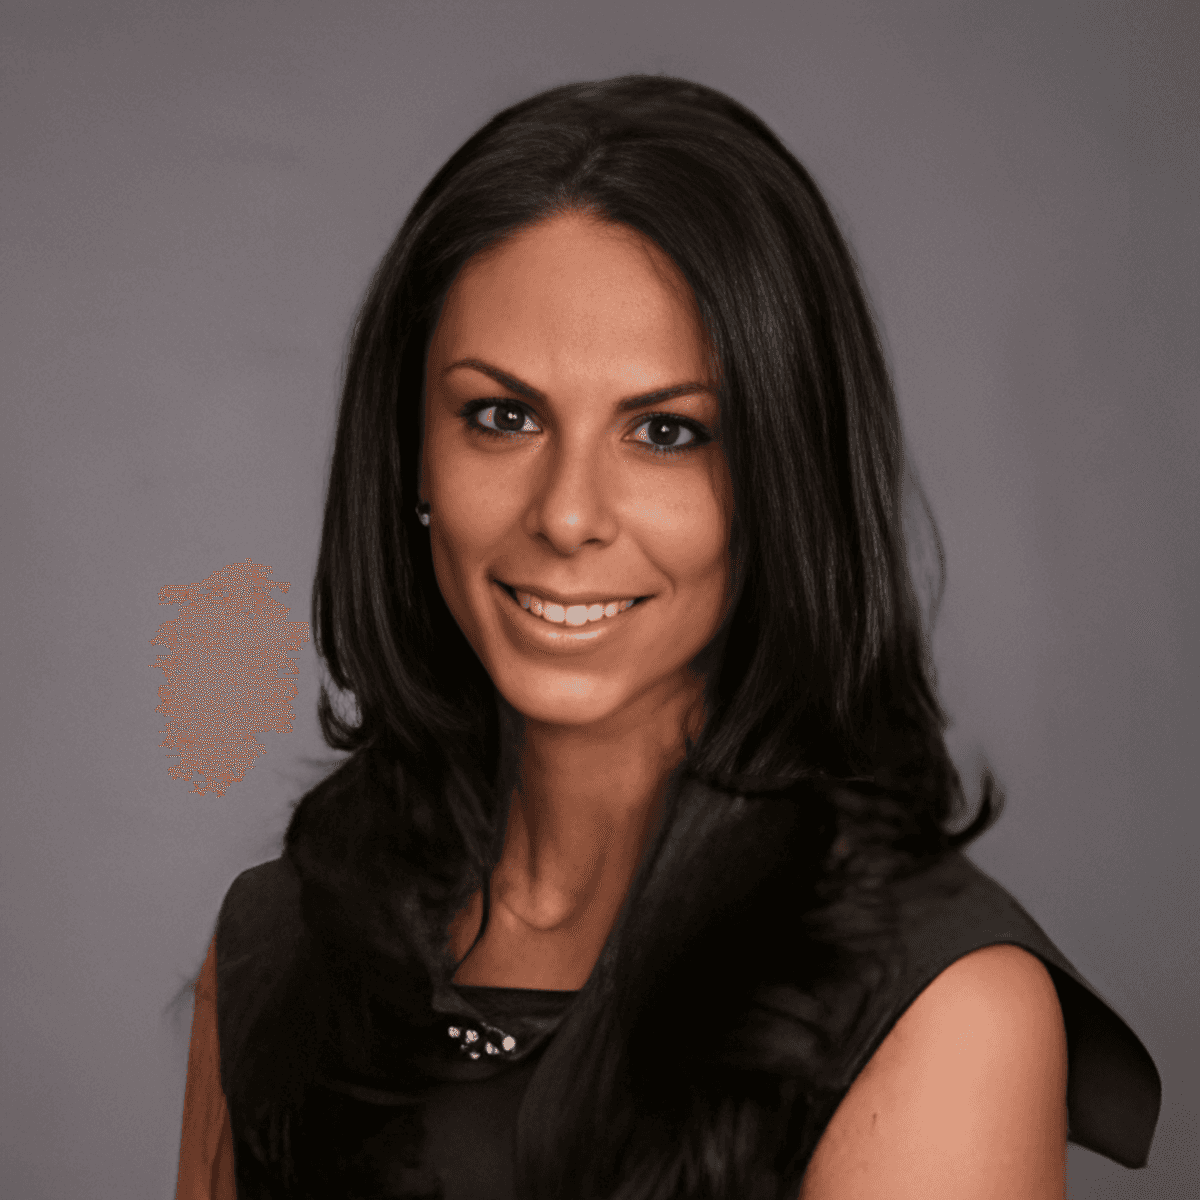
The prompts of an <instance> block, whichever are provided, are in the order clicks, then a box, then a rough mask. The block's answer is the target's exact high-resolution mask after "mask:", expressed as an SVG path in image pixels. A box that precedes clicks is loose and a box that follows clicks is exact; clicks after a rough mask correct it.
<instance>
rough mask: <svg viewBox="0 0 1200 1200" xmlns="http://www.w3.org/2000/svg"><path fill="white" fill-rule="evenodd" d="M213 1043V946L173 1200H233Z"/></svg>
mask: <svg viewBox="0 0 1200 1200" xmlns="http://www.w3.org/2000/svg"><path fill="white" fill-rule="evenodd" d="M220 1063H221V1060H220V1049H219V1045H218V1042H217V943H216V939H215V938H214V939H213V942H212V944H211V945H210V946H209V948H208V957H207V958H206V959H205V960H204V966H203V967H202V968H201V970H200V978H199V979H198V980H197V981H196V1007H195V1011H194V1014H193V1016H192V1040H191V1045H190V1046H189V1048H188V1072H187V1088H186V1090H185V1091H184V1094H183V1136H182V1138H181V1139H180V1143H179V1182H178V1184H177V1185H176V1188H175V1200H237V1186H236V1183H235V1180H234V1174H233V1134H232V1131H231V1129H230V1125H229V1109H228V1108H227V1107H226V1104H225V1095H224V1093H223V1092H222V1091H221V1066H220Z"/></svg>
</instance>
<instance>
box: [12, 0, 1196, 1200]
mask: <svg viewBox="0 0 1200 1200" xmlns="http://www.w3.org/2000/svg"><path fill="white" fill-rule="evenodd" d="M1135 7H1136V8H1137V9H1139V10H1149V12H1142V13H1141V14H1140V15H1138V16H1137V17H1136V18H1135V17H1134V15H1133V13H1134V9H1135ZM1197 11H1198V7H1197V6H1195V5H1184V4H1178V5H1174V4H1164V3H1157V4H1155V3H1151V4H1146V5H1137V6H1134V5H1132V4H1114V3H1102V2H1097V3H1073V4H1064V3H1057V2H1045V0H1027V2H1024V3H1019V4H1018V3H1012V2H1008V3H1004V4H999V5H996V4H991V3H983V2H980V3H970V4H960V3H949V2H945V3H902V4H896V3H885V2H883V0H880V2H878V3H871V4H864V3H845V2H838V3H822V4H800V3H786V4H785V3H780V4H766V3H761V2H750V3H747V2H746V0H741V3H739V4H737V5H734V4H732V3H729V4H718V3H714V2H712V0H707V2H705V3H683V2H682V0H677V2H671V3H652V2H649V0H636V2H633V3H629V2H625V0H622V2H621V3H613V2H612V0H604V2H600V0H594V2H593V3H592V4H590V5H587V6H578V5H574V4H567V3H561V2H560V3H549V2H547V3H529V2H521V0H509V2H507V3H500V2H496V0H493V2H490V3H486V2H483V0H471V2H466V3H463V2H458V3H440V4H437V3H427V2H426V3H411V4H410V3H392V4H386V3H360V2H354V3H345V2H343V3H337V4H332V3H331V4H327V5H316V4H297V3H289V4H286V5H270V4H253V5H250V4H236V5H234V4H229V5H225V4H213V3H208V4H204V3H200V4H190V5H165V4H163V5H149V4H146V5H138V4H133V3H125V2H114V0H110V2H109V3H102V4H88V5H79V6H76V7H74V8H68V7H62V6H59V5H56V4H53V3H47V2H45V0H38V2H37V3H30V4H21V3H15V2H12V0H6V2H5V3H3V5H2V7H0V15H2V17H3V26H4V28H3V38H2V39H0V41H2V42H3V43H4V51H3V54H4V61H3V65H2V75H3V104H2V108H0V112H2V116H0V120H2V122H3V131H4V135H5V136H4V147H3V156H2V162H3V183H4V198H3V204H2V206H0V221H2V222H3V230H4V248H3V280H4V304H5V309H4V318H3V322H2V332H0V337H2V338H3V351H4V353H3V399H4V416H5V435H4V438H3V454H4V462H3V478H4V487H5V491H6V493H7V501H8V502H7V504H6V516H7V519H6V520H5V522H4V529H5V534H6V537H5V541H6V545H7V549H6V553H5V556H4V561H5V567H6V569H5V571H4V586H5V595H6V605H5V614H6V619H5V622H4V628H5V638H4V646H5V664H6V665H5V680H6V684H7V686H6V687H5V700H6V706H7V707H6V716H5V720H4V722H3V729H4V735H5V739H6V742H7V745H6V751H5V753H4V755H3V763H4V771H5V789H4V793H3V796H4V802H3V829H2V834H3V837H2V846H3V895H2V897H0V901H2V908H0V911H2V912H3V932H4V941H3V951H2V952H3V964H4V969H3V972H2V975H3V978H2V983H0V988H2V996H3V1017H2V1026H0V1028H2V1029H3V1035H4V1037H3V1042H4V1044H3V1066H2V1070H0V1077H2V1080H3V1085H2V1095H3V1111H2V1113H0V1146H2V1151H0V1154H2V1162H0V1180H3V1183H2V1184H0V1190H2V1191H3V1192H4V1194H5V1195H6V1196H13V1197H19V1198H21V1200H33V1198H41V1197H45V1198H47V1200H65V1198H68V1197H81V1198H82V1197H87V1198H88V1200H102V1198H107V1197H112V1198H113V1200H135V1198H141V1197H147V1198H163V1197H167V1196H169V1195H171V1194H172V1189H173V1187H174V1180H175V1168H176V1156H177V1153H178V1143H179V1120H180V1112H181V1106H182V1097H183V1081H184V1070H185V1063H186V1052H187V1034H188V1024H189V1020H190V1009H189V1008H188V1006H187V1003H185V1004H184V1005H183V1006H180V1007H179V1008H177V1010H175V1012H174V1013H173V1014H172V1013H164V1006H166V1005H167V1003H168V1001H169V1000H170V998H171V996H172V995H173V994H174V993H175V992H176V990H177V989H178V988H179V987H180V985H181V984H182V983H183V982H184V981H185V980H186V979H187V978H188V976H190V975H191V974H193V973H194V972H195V970H196V969H197V968H198V966H199V962H200V960H201V958H202V956H203V953H204V949H205V946H206V943H207V940H208V938H209V936H210V933H211V927H212V922H213V920H214V918H215V915H216V911H217V907H218V904H219V902H220V900H221V897H222V895H223V894H224V891H225V889H226V887H227V886H228V884H229V883H230V881H231V880H232V879H233V877H234V875H235V874H236V873H237V872H238V871H240V870H241V869H242V868H244V867H247V866H250V865H251V864H253V863H256V862H259V861H261V860H263V859H265V858H268V857H272V856H273V855H274V854H275V853H276V852H277V846H278V838H279V835H280V833H281V831H282V828H283V824H284V822H285V820H286V817H287V814H288V811H289V805H290V804H291V803H292V802H293V801H294V800H295V799H296V798H298V797H299V795H300V794H301V792H302V791H303V790H304V789H305V787H306V786H308V785H309V784H310V783H311V782H313V781H314V780H315V779H316V778H317V777H318V776H319V774H320V773H321V771H322V769H323V768H322V765H321V763H322V761H324V760H329V761H331V756H330V755H328V753H327V752H326V750H325V747H324V746H323V744H322V743H321V741H320V738H319V735H318V732H317V727H316V721H315V715H314V711H315V710H314V705H315V698H316V686H317V681H318V668H317V663H316V660H315V657H314V654H313V649H312V645H311V643H307V644H306V645H305V646H304V647H303V649H302V651H301V653H300V654H299V655H298V656H297V658H298V661H299V663H300V674H299V677H298V683H299V688H300V693H299V696H298V698H297V699H296V701H295V702H294V707H295V710H296V714H297V720H296V722H295V725H294V727H293V730H292V732H291V733H268V734H265V735H260V740H262V741H263V742H264V744H265V745H266V746H267V753H266V754H265V755H264V756H262V757H260V758H259V759H258V760H257V765H256V766H255V767H254V768H253V769H252V770H251V771H250V772H249V774H248V775H247V776H246V778H245V780H244V781H243V782H241V783H239V784H235V785H234V786H233V787H232V788H231V789H230V790H229V791H228V792H227V793H226V794H225V796H224V797H218V796H216V795H212V794H210V795H204V796H197V795H193V794H190V793H189V789H190V786H191V785H190V784H189V783H188V782H186V781H182V780H178V781H177V780H172V779H171V778H170V776H169V775H168V760H167V758H166V752H165V751H163V750H160V749H159V748H158V743H159V740H160V737H159V734H158V731H159V730H160V729H161V728H162V727H163V718H162V717H161V716H159V715H158V714H157V713H156V712H155V711H154V709H155V705H156V704H157V703H158V698H157V691H156V689H157V688H158V686H159V685H160V684H161V683H162V682H163V677H162V675H161V673H160V672H158V671H157V670H152V669H151V668H150V665H149V664H151V663H152V662H153V660H154V656H155V655H156V654H157V653H158V651H157V650H156V649H155V648H152V647H151V646H150V645H149V641H150V639H151V638H152V637H153V636H154V634H155V631H156V630H157V628H158V626H159V624H160V623H161V622H162V621H165V620H169V619H172V618H174V617H175V616H176V615H177V611H178V610H176V609H172V608H159V607H158V605H157V594H158V591H159V589H160V588H161V587H163V586H164V585H166V584H186V583H189V582H192V581H196V580H199V579H202V578H203V577H204V576H206V575H208V574H209V573H211V572H212V571H215V570H218V569H219V568H221V567H223V566H225V565H226V564H228V563H234V562H240V561H243V560H245V559H246V558H253V559H254V560H255V561H256V562H259V563H266V564H269V565H270V566H272V567H273V568H274V578H275V579H277V580H283V581H288V582H290V583H291V584H292V589H291V591H290V592H289V593H288V595H287V596H286V597H281V599H282V601H283V603H285V604H287V605H289V606H290V608H291V618H292V619H294V620H298V621H307V620H308V615H309V611H308V596H307V591H308V588H309V585H310V583H311V579H312V571H313V567H314V563H315V558H316V552H317V542H318V533H319V521H320V516H321V504H322V485H323V477H324V471H325V468H326V464H327V460H328V454H329V451H330V447H331V434H332V429H333V421H334V413H335V399H336V394H337V388H338V377H339V370H340V364H341V358H342V355H343V353H344V349H345V344H346V336H347V331H348V329H349V325H350V322H351V318H352V315H353V313H354V310H355V305H356V303H357V301H358V299H359V298H360V295H361V294H362V292H363V289H364V287H365V285H366V283H367V280H368V277H369V274H370V272H371V270H372V268H373V266H374V264H375V263H376V261H377V259H378V257H379V256H380V254H381V253H382V251H383V249H384V247H385V245H386V244H387V242H388V241H389V239H390V238H391V236H392V234H393V232H394V231H395V229H396V228H397V226H398V225H399V223H400V221H401V219H402V217H403V215H404V213H405V211H406V210H407V208H408V206H409V204H410V203H411V202H412V200H413V199H414V198H415V196H416V194H417V191H418V190H419V188H420V187H422V186H423V184H424V183H425V182H426V181H427V180H428V179H429V177H430V175H431V174H432V173H433V172H434V170H435V169H436V168H437V167H438V166H439V165H440V164H441V163H442V162H443V160H444V159H445V158H446V157H447V156H448V155H449V153H450V152H451V151H452V150H453V149H454V148H456V147H457V146H458V144H459V143H460V142H461V141H462V140H463V139H464V138H465V137H466V136H467V135H468V134H470V133H471V132H472V131H473V130H474V129H475V128H476V127H477V126H478V125H479V124H481V123H482V122H483V120H484V119H486V118H487V117H488V116H490V115H491V114H492V113H493V112H495V111H496V110H497V109H499V108H500V107H502V106H503V105H506V104H508V103H510V102H512V101H515V100H517V99H519V98H521V97H523V96H525V95H527V94H529V93H531V92H532V91H534V90H537V89H540V88H542V87H545V86H549V85H551V84H555V83H560V82H566V81H570V80H574V79H579V78H595V77H603V76H609V75H614V74H620V73H624V72H627V71H631V70H643V71H651V72H659V71H665V72H669V73H673V74H681V75H685V76H691V77H692V78H695V79H698V80H700V81H702V82H705V83H709V84H712V85H715V86H717V87H719V88H723V89H725V90H727V91H728V92H730V93H731V94H732V95H734V96H735V97H737V98H738V99H740V100H741V101H743V102H745V103H746V104H748V105H749V106H750V107H751V108H753V109H754V110H756V111H757V112H758V113H760V114H761V115H762V116H763V117H764V118H765V119H766V121H767V122H768V123H769V124H771V125H772V126H773V127H774V128H775V129H776V130H777V131H778V132H779V134H780V135H781V136H782V137H783V139H784V141H785V142H786V143H787V144H788V145H789V146H790V147H791V148H792V149H793V150H794V151H795V152H796V153H797V154H798V156H799V157H800V158H801V159H802V161H804V162H805V163H806V164H807V165H808V167H809V168H810V169H811V170H812V172H813V173H814V175H815V177H816V179H817V181H818V183H819V184H820V185H821V186H822V187H823V188H824V190H825V192H826V194H827V195H828V197H829V198H830V200H831V202H832V204H833V206H834V209H835V211H836V212H837V214H838V215H839V217H840V219H841V221H842V223H843V226H844V228H845V230H846V232H847V234H848V236H849V237H850V239H851V241H852V243H853V245H854V247H855V249H856V251H857V254H858V256H859V258H860V260H861V262H862V266H863V271H864V275H865V278H866V281H867V285H868V287H869V290H870V293H871V296H872V298H873V302H874V304H875V305H876V308H877V311H878V313H879V317H880V322H881V325H882V329H883V333H884V336H885V339H886V344H887V348H888V352H889V354H890V358H891V362H892V365H893V367H894V371H895V378H896V382H897V387H898V392H899V398H900V404H901V407H902V411H903V417H904V421H905V425H906V429H907V433H908V436H909V438H910V441H911V447H912V454H913V457H914V459H915V461H916V463H917V465H918V467H919V469H920V471H921V473H922V476H923V478H924V481H925V484H926V486H927V489H928V492H929V495H930V499H931V502H932V505H933V508H934V511H935V513H936V516H937V519H938V521H939V522H940V526H941V530H942V533H943V535H944V538H945V543H946V550H947V556H948V565H949V586H948V589H947V593H946V599H945V605H944V609H943V612H942V615H941V619H940V622H939V625H938V628H937V635H936V648H937V661H938V665H939V670H940V685H941V690H942V694H943V697H944V699H945V702H946V704H947V706H948V709H949V711H950V713H951V715H952V717H953V720H954V726H953V730H952V733H951V737H952V746H953V749H954V751H955V754H956V756H957V757H958V759H959V762H960V764H961V765H962V767H963V768H964V770H966V771H967V772H969V773H970V775H971V776H972V777H973V775H974V772H975V769H976V763H977V757H978V755H979V754H980V753H986V754H987V755H988V757H989V758H990V760H991V761H992V763H993V764H994V766H995V767H996V769H997V771H998V773H999V775H1000V777H1001V779H1002V781H1003V783H1004V784H1005V785H1006V787H1007V790H1008V793H1009V806H1008V810H1007V813H1006V815H1005V817H1004V818H1003V820H1002V821H1001V823H1000V825H999V827H998V828H997V829H996V830H995V831H994V832H992V833H991V834H989V835H988V836H987V837H986V838H985V839H984V840H983V841H982V842H981V843H979V844H978V847H977V849H976V850H975V851H974V852H973V857H974V858H975V859H976V861H977V862H979V863H980V865H982V866H984V867H985V869H988V870H990V871H991V872H992V873H993V874H994V875H995V876H996V877H997V878H998V879H1000V881H1001V882H1003V883H1004V884H1005V885H1006V886H1007V887H1008V888H1009V889H1010V890H1011V891H1012V892H1013V893H1014V894H1015V895H1016V896H1017V897H1018V898H1019V899H1020V900H1021V901H1022V902H1023V903H1024V904H1025V905H1026V907H1028V908H1029V909H1030V910H1031V911H1032V913H1033V914H1034V916H1035V917H1036V918H1037V919H1038V920H1039V921H1040V922H1041V924H1042V925H1043V926H1044V927H1045V929H1046V930H1047V932H1048V933H1049V934H1050V936H1051V937H1052V938H1053V939H1054V940H1055V941H1056V942H1057V943H1058V944H1059V946H1060V947H1061V948H1062V949H1063V951H1064V952H1065V953H1066V954H1067V955H1068V957H1069V958H1071V959H1072V960H1073V961H1074V962H1075V963H1076V964H1077V966H1078V967H1079V968H1080V969H1081V970H1082V971H1083V972H1084V974H1085V975H1086V976H1087V977H1089V978H1090V979H1091V980H1092V981H1093V982H1094V984H1095V985H1096V986H1097V988H1098V989H1099V990H1100V991H1101V993H1102V994H1103V995H1104V996H1106V997H1107V998H1108V999H1109V1000H1110V1002H1111V1003H1112V1004H1113V1005H1114V1006H1115V1007H1116V1008H1117V1009H1118V1011H1120V1012H1121V1013H1122V1014H1123V1015H1124V1016H1125V1017H1126V1018H1127V1019H1128V1020H1129V1021H1130V1022H1131V1024H1132V1025H1133V1027H1134V1029H1135V1030H1136V1031H1137V1032H1138V1034H1139V1035H1140V1037H1141V1038H1142V1039H1143V1041H1144V1042H1145V1044H1146V1045H1147V1047H1148V1048H1149V1050H1150V1052H1151V1053H1152V1054H1153V1056H1154V1058H1155V1060H1156V1062H1157V1063H1158V1066H1159V1068H1160V1070H1161V1072H1162V1076H1163V1082H1164V1105H1163V1112H1162V1117H1161V1121H1160V1124H1159V1129H1158V1135H1157V1138H1156V1142H1155V1145H1154V1148H1153V1151H1152V1154H1151V1160H1150V1165H1149V1167H1148V1168H1147V1169H1145V1170H1144V1171H1140V1172H1131V1171H1126V1170H1124V1169H1123V1168H1120V1167H1117V1166H1115V1165H1114V1164H1111V1163H1109V1162H1108V1161H1107V1160H1102V1159H1100V1158H1099V1157H1097V1156H1095V1155H1093V1154H1091V1153H1090V1152H1088V1151H1083V1150H1078V1149H1074V1148H1073V1149H1072V1151H1071V1157H1070V1180H1071V1183H1070V1195H1071V1196H1072V1197H1118V1196H1120V1197H1150V1196H1153V1197H1163V1198H1165V1197H1182V1196H1184V1195H1185V1194H1195V1193H1194V1192H1191V1190H1190V1189H1191V1188H1192V1187H1194V1186H1195V1184H1196V1179H1197V1177H1198V1174H1200V1173H1198V1163H1197V1152H1196V1143H1197V1128H1196V1109H1197V1105H1196V1095H1197V1087H1196V1082H1195V1079H1196V1073H1197V1065H1198V1064H1197V1039H1196V1029H1195V1021H1194V1015H1195V1010H1196V1006H1195V996H1196V992H1197V983H1198V980H1197V971H1196V939H1195V935H1194V929H1195V925H1196V916H1197V913H1196V891H1197V889H1196V886H1195V882H1194V873H1195V866H1196V857H1195V851H1194V841H1195V837H1196V832H1197V819H1196V815H1195V807H1194V805H1195V799H1196V785H1195V778H1196V776H1195V770H1194V766H1193V758H1192V751H1193V745H1194V742H1195V736H1196V733H1197V720H1196V718H1197V703H1196V701H1197V694H1196V679H1197V667H1198V664H1197V655H1196V637H1195V632H1194V630H1195V621H1196V616H1197V611H1198V606H1197V569H1196V558H1197V556H1196V539H1195V533H1196V521H1195V516H1196V513H1197V511H1200V504H1198V503H1197V499H1198V498H1197V491H1198V486H1197V482H1198V481H1197V474H1198V473H1197V470H1196V467H1197V442H1198V440H1200V419H1198V411H1197V403H1196V398H1197V391H1196V380H1197V361H1196V360H1197V349H1196V337H1195V329H1196V321H1197V311H1196V310H1197V306H1196V290H1195V286H1194V283H1193V280H1194V278H1195V277H1196V273H1197V268H1198V266H1200V262H1198V255H1197V234H1196V228H1195V215H1196V201H1197V198H1198V196H1200V188H1198V183H1200V176H1198V171H1197V156H1196V131H1197V119H1198V115H1200V114H1198V107H1197V103H1196V93H1195V90H1194V88H1193V86H1192V84H1191V83H1190V82H1189V76H1190V73H1191V72H1192V71H1194V69H1195V64H1194V58H1195V48H1196V47H1197V46H1198V45H1200V24H1198V22H1197V19H1196V13H1197ZM1185 219H1189V224H1188V226H1187V227H1186V228H1185V225H1184V222H1185Z"/></svg>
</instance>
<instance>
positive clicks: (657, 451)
mask: <svg viewBox="0 0 1200 1200" xmlns="http://www.w3.org/2000/svg"><path fill="white" fill-rule="evenodd" d="M501 405H503V406H504V407H505V408H512V409H515V410H516V411H517V412H523V413H524V414H525V416H526V417H527V418H529V419H532V415H531V413H530V411H529V409H528V408H527V407H526V406H525V405H524V404H522V403H521V402H520V401H519V400H472V401H470V402H469V403H467V404H464V405H463V407H462V408H461V409H460V410H459V414H458V415H459V416H460V417H461V418H462V419H463V420H464V421H465V422H466V425H467V428H468V429H470V430H471V431H472V432H473V433H482V434H484V435H485V436H487V437H493V438H497V437H500V438H517V437H525V436H527V435H526V434H524V433H522V432H521V430H519V429H488V428H487V426H486V425H478V424H476V422H475V421H474V420H473V418H474V416H475V414H476V413H479V412H486V411H487V410H488V409H489V408H499V407H500V406H501ZM650 421H664V422H669V423H670V424H672V425H680V426H682V427H683V428H684V429H686V430H688V431H689V432H690V433H691V434H692V441H690V442H688V444H687V445H686V446H656V445H655V444H654V443H653V442H648V441H647V442H639V444H640V445H642V446H644V447H646V448H647V449H649V450H650V452H651V453H652V454H654V455H655V456H656V457H659V458H678V457H679V455H681V454H687V453H688V452H689V451H690V450H699V449H700V447H701V446H707V445H708V443H709V442H711V441H712V435H711V434H710V433H709V432H708V430H707V429H705V428H704V426H703V425H701V424H700V423H699V422H698V421H693V420H692V419H691V418H690V417H681V416H678V415H677V414H675V413H650V414H649V415H648V416H645V417H643V418H642V419H641V420H640V421H639V422H638V423H637V425H635V426H634V428H635V429H640V428H641V427H642V426H643V425H645V424H647V423H648V422H650Z"/></svg>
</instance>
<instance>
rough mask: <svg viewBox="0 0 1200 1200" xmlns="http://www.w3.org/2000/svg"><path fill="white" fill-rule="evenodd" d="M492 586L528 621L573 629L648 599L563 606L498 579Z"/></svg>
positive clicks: (601, 619) (639, 598) (612, 616)
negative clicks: (546, 622)
mask: <svg viewBox="0 0 1200 1200" xmlns="http://www.w3.org/2000/svg"><path fill="white" fill-rule="evenodd" d="M493 582H494V583H496V584H497V585H498V586H499V587H501V588H503V589H504V591H506V592H507V593H508V594H509V596H511V597H512V599H513V603H515V604H517V605H519V606H520V607H521V608H523V609H524V610H525V611H526V612H527V613H529V615H530V616H531V617H537V618H539V619H540V620H543V621H548V622H549V623H550V624H552V625H570V626H575V627H578V626H581V625H592V624H595V623H596V622H597V621H604V620H611V619H613V618H614V617H619V616H620V615H621V613H623V612H628V611H629V609H631V608H634V607H635V606H637V605H638V604H641V603H642V602H643V601H644V600H649V599H651V597H650V596H636V597H634V598H633V599H632V600H610V601H608V603H606V604H600V603H596V604H590V605H588V604H572V605H563V604H555V603H554V602H552V601H545V600H542V599H541V597H539V596H536V595H533V594H532V593H530V592H518V591H517V589H516V588H514V587H511V586H510V585H509V584H507V583H504V582H503V581H502V580H499V579H496V580H494V581H493Z"/></svg>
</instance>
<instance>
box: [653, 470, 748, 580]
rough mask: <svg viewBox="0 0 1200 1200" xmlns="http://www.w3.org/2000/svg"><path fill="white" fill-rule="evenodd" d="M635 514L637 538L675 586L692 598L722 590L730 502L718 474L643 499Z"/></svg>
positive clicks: (694, 478)
mask: <svg viewBox="0 0 1200 1200" xmlns="http://www.w3.org/2000/svg"><path fill="white" fill-rule="evenodd" d="M634 513H635V516H636V520H637V522H638V524H639V526H640V539H639V540H640V541H641V542H642V545H643V546H645V547H646V549H647V551H648V553H649V554H650V555H651V556H652V557H653V558H654V559H655V561H656V562H657V564H658V566H659V568H660V569H661V570H662V571H663V572H664V573H665V574H666V575H667V576H668V577H669V578H671V579H672V580H674V582H675V583H676V585H677V587H679V588H680V589H681V590H688V591H692V592H693V595H694V590H695V589H697V588H700V589H707V588H712V589H713V590H714V592H715V591H718V590H720V588H721V587H722V585H723V583H724V581H725V579H726V577H727V575H728V570H729V504H728V499H727V496H726V489H725V488H724V486H723V480H722V479H721V477H720V472H719V471H717V470H712V471H710V472H707V473H700V472H698V473H697V474H696V475H694V476H691V477H690V478H689V479H687V480H686V481H684V480H680V481H678V483H677V484H676V486H673V487H669V488H665V489H662V490H661V491H658V492H657V494H655V495H652V496H646V497H645V499H644V500H643V501H642V502H641V503H639V504H638V505H637V506H636V507H635V509H634ZM697 598H698V597H697Z"/></svg>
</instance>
